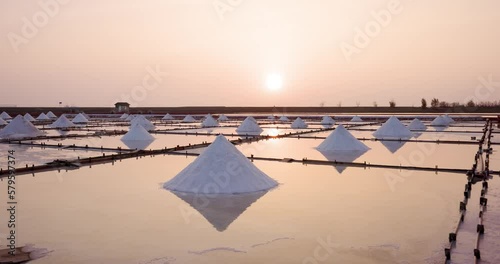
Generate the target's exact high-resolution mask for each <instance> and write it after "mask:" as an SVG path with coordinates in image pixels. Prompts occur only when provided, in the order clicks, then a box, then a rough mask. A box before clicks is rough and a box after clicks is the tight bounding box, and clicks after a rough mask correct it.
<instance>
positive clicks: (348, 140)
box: [316, 125, 369, 152]
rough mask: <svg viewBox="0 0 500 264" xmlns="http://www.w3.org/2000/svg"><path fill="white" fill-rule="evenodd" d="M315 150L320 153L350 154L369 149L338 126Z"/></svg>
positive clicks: (342, 127)
mask: <svg viewBox="0 0 500 264" xmlns="http://www.w3.org/2000/svg"><path fill="white" fill-rule="evenodd" d="M316 149H317V150H319V151H321V152H350V151H367V150H368V149H369V148H368V147H367V146H366V145H365V144H363V143H362V142H361V141H359V140H358V139H357V138H355V137H354V136H353V135H352V134H351V133H349V131H347V129H345V128H344V126H343V125H339V126H338V127H337V128H336V129H335V130H333V131H332V133H330V135H328V137H327V138H326V139H325V140H323V142H321V144H319V146H318V147H317V148H316Z"/></svg>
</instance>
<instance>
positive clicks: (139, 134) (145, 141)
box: [120, 123, 155, 149]
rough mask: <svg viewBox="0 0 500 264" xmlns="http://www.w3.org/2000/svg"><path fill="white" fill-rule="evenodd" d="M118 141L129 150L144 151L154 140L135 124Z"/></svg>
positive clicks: (140, 126) (139, 125) (141, 127)
mask: <svg viewBox="0 0 500 264" xmlns="http://www.w3.org/2000/svg"><path fill="white" fill-rule="evenodd" d="M120 140H121V141H122V142H123V143H124V144H125V145H127V147H129V148H131V149H145V148H147V147H148V146H149V145H150V144H151V143H152V142H153V141H154V140H155V138H154V137H153V136H152V135H151V134H149V132H148V131H147V130H146V129H145V128H144V127H143V126H142V125H141V124H139V123H135V124H132V125H131V126H130V130H129V131H128V132H127V133H126V134H125V135H123V137H122V138H121V139H120Z"/></svg>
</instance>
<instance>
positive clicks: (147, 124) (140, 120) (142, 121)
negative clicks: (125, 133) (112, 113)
mask: <svg viewBox="0 0 500 264" xmlns="http://www.w3.org/2000/svg"><path fill="white" fill-rule="evenodd" d="M130 124H131V127H133V125H135V124H139V125H141V126H142V127H143V128H144V129H146V130H147V131H152V130H155V129H156V127H155V125H154V124H153V123H151V121H149V120H148V119H146V117H144V116H143V115H138V116H135V117H134V119H132V121H130Z"/></svg>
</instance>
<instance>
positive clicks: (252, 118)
mask: <svg viewBox="0 0 500 264" xmlns="http://www.w3.org/2000/svg"><path fill="white" fill-rule="evenodd" d="M247 118H248V119H250V120H251V121H252V122H254V123H256V124H257V120H256V119H255V118H254V117H253V116H248V117H247Z"/></svg>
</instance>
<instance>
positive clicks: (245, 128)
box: [236, 116, 262, 133]
mask: <svg viewBox="0 0 500 264" xmlns="http://www.w3.org/2000/svg"><path fill="white" fill-rule="evenodd" d="M252 119H253V118H252V117H251V116H249V117H247V118H245V120H243V122H242V123H241V125H240V126H239V127H238V128H237V129H236V132H238V133H261V132H262V128H260V126H259V125H258V124H257V122H255V121H253V120H252ZM254 120H255V119H254Z"/></svg>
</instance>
